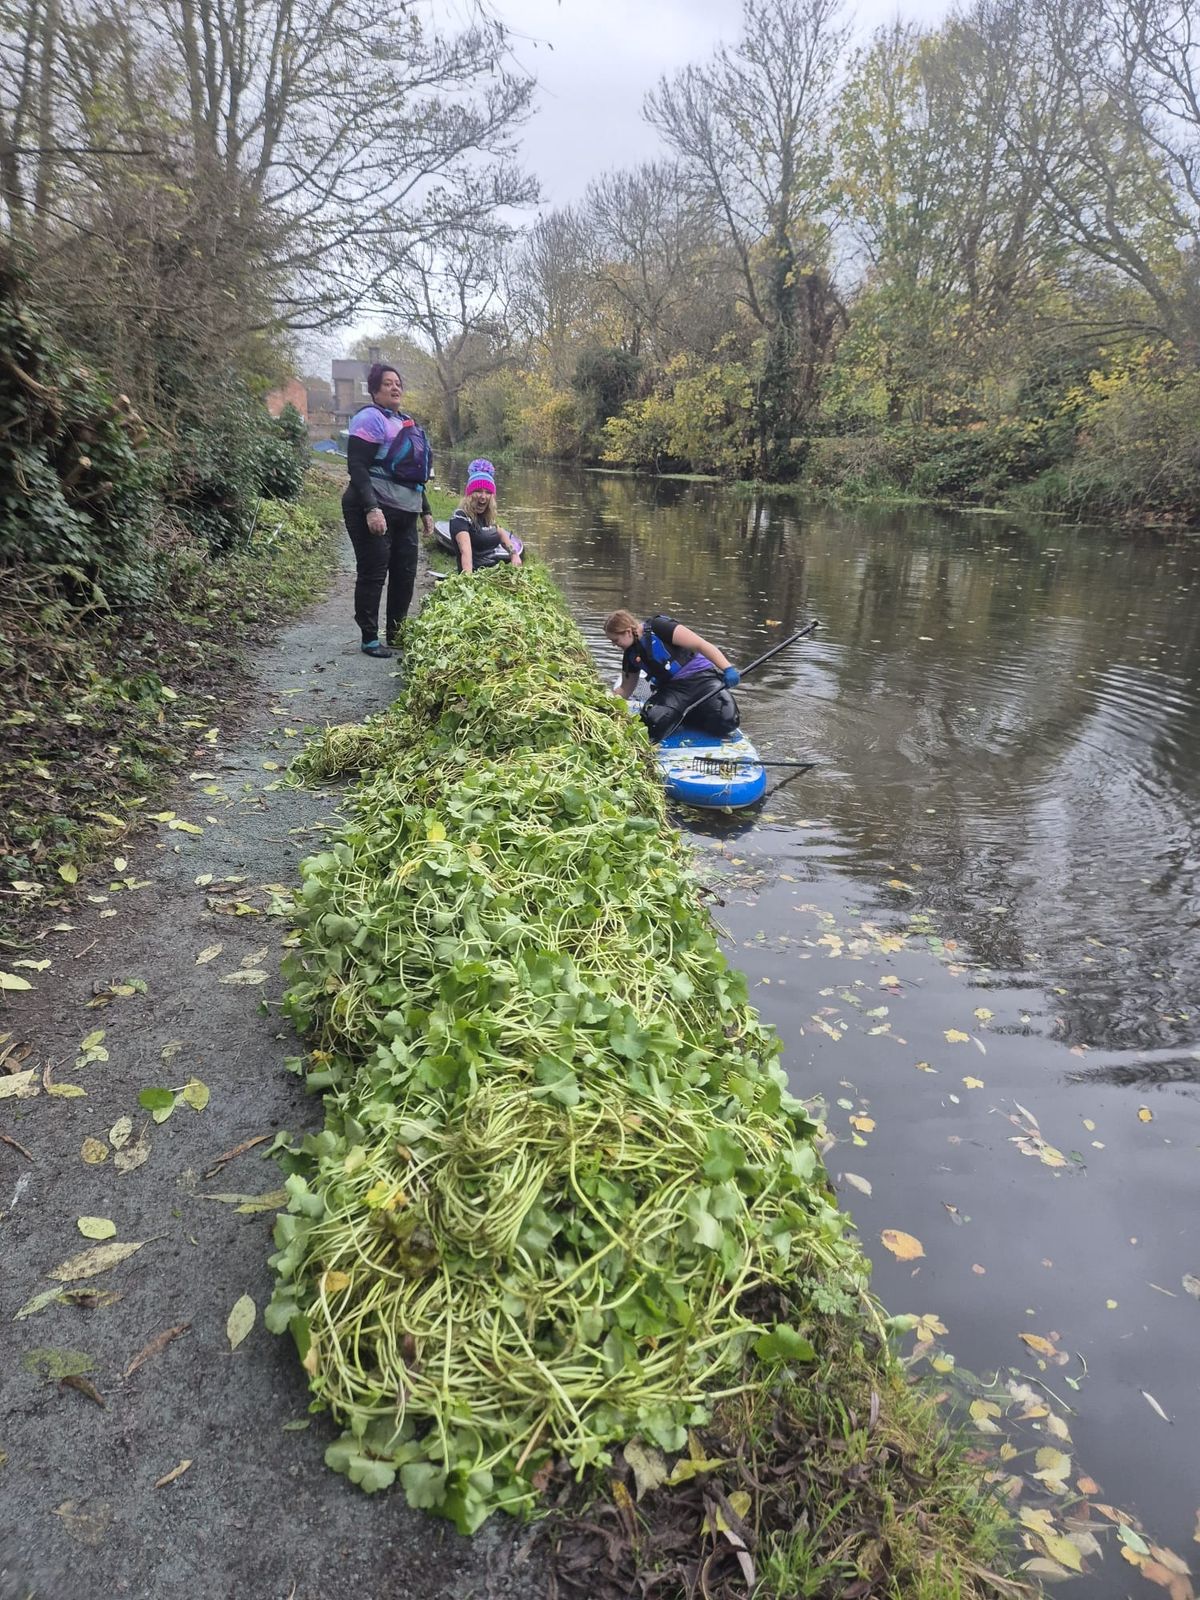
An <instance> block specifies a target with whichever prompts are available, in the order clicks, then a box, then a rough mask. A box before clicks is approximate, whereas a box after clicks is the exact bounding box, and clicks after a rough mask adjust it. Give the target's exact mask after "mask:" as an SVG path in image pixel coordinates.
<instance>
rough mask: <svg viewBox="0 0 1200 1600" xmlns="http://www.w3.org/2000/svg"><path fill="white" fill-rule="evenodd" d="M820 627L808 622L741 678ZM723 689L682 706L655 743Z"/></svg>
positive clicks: (747, 668) (719, 686)
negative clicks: (805, 626)
mask: <svg viewBox="0 0 1200 1600" xmlns="http://www.w3.org/2000/svg"><path fill="white" fill-rule="evenodd" d="M820 626H821V624H820V623H819V622H818V621H815V620H814V621H813V622H810V623H809V624H808V626H807V628H801V629H800V632H799V633H793V634H792V636H791V637H790V638H789V639H785V640H784V641H783V643H782V644H777V645H776V646H775V647H774V649H772V650H768V651H767V652H766V654H765V655H761V656H759V657H757V659H756V660H754V661H751V662H750V663H749V664H748V665H747V666H744V667H743V668H742V670H741V677H743V678H747V677H749V675H750V674H751V673H752V672H754V671H755V670H756V669H757V668H759V667H761V666H762V664H763V662H764V661H770V659H771V657H772V656H777V655H778V654H779V652H780V651H781V650H786V649H787V647H788V645H790V644H795V642H796V640H797V639H806V638H807V637H808V635H809V634H810V633H815V632H816V631H817V629H818V628H819V627H820ZM714 670H715V669H714ZM724 687H725V685H724V684H723V683H719V684H717V686H716V688H715V689H710V690H709V692H708V693H707V694H702V695H701V696H700V698H699V700H693V701H692V703H691V705H690V706H684V708H683V710H682V711H681V712H680V713H679V715H678V716H677V717H676V719H675V721H674V722H673V723H672V724H671V726H670V727H669V728H668V729H667V731H666V732H665V733H663V734H660V735H659V737H658V738H657V739H656V740H655V743H656V744H661V743H662V741H663V740H664V739H669V738H670V737H671V735H672V734H673V733H674V732H675V730H676V729H677V728H678V727H679V726H680V725H681V723H683V721H684V720H685V718H687V717H690V716H691V714H692V712H693V711H698V710H699V709H700V707H701V706H706V705H707V704H708V702H709V701H710V700H715V699H716V697H717V696H718V695H719V694H720V693H721V691H722V690H723V689H724ZM771 764H772V763H770V762H767V761H760V762H759V763H758V765H759V766H761V767H766V766H770V765H771Z"/></svg>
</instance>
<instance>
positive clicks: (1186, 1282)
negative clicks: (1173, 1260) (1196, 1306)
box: [1181, 1272, 1200, 1300]
mask: <svg viewBox="0 0 1200 1600" xmlns="http://www.w3.org/2000/svg"><path fill="white" fill-rule="evenodd" d="M1181 1282H1182V1283H1183V1287H1184V1288H1185V1289H1186V1290H1187V1292H1188V1294H1190V1295H1192V1296H1193V1297H1194V1298H1195V1299H1197V1300H1200V1278H1196V1277H1193V1275H1192V1274H1191V1273H1190V1272H1185V1273H1184V1275H1183V1278H1182V1279H1181Z"/></svg>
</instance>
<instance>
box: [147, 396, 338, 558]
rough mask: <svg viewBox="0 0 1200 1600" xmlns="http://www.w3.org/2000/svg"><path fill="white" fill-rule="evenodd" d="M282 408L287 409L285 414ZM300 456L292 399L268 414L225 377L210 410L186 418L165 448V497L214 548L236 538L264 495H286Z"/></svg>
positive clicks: (300, 468)
mask: <svg viewBox="0 0 1200 1600" xmlns="http://www.w3.org/2000/svg"><path fill="white" fill-rule="evenodd" d="M289 413H290V414H291V415H290V416H289ZM307 460H308V442H307V438H306V436H305V432H304V423H303V421H302V420H301V418H300V414H299V412H298V411H297V410H296V408H295V407H294V406H285V407H284V410H283V414H282V415H281V416H279V417H278V418H275V417H270V416H268V415H267V413H266V412H265V411H264V410H263V408H262V406H261V405H259V404H258V403H257V402H256V401H255V400H253V399H252V398H251V396H250V394H249V392H248V391H247V390H246V388H245V387H244V385H242V384H240V383H238V382H237V381H236V380H231V382H230V384H229V385H228V388H227V390H226V395H225V399H224V403H223V405H222V409H221V410H220V412H218V413H217V414H216V415H215V416H211V417H203V418H198V419H196V420H193V421H189V422H186V423H185V424H184V425H183V427H182V428H180V430H179V433H178V438H177V442H176V445H175V449H174V451H173V452H172V460H171V472H170V475H169V487H168V490H167V499H168V501H169V502H170V504H171V505H172V506H173V508H174V509H175V510H176V512H177V513H178V515H179V517H180V519H181V520H182V521H183V522H184V523H185V525H186V526H187V527H188V528H190V529H191V530H192V531H193V532H195V533H197V534H199V535H200V536H201V537H202V538H203V539H204V541H205V543H206V544H207V546H208V548H209V550H210V551H212V553H213V554H214V555H220V554H223V553H224V552H226V551H228V550H232V549H234V548H235V547H237V546H238V545H240V544H242V543H244V542H245V541H246V540H247V539H248V538H249V537H250V533H251V530H252V528H253V527H254V522H255V517H256V514H257V511H258V502H259V500H260V499H262V498H263V497H264V496H265V497H267V498H270V499H276V500H294V499H295V497H296V495H297V494H298V493H299V492H300V485H301V483H302V482H303V479H304V471H305V467H306V466H307Z"/></svg>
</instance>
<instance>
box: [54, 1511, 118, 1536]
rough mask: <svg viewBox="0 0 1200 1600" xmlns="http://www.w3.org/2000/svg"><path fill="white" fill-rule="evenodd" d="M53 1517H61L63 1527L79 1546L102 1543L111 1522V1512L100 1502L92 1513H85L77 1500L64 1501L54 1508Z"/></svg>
mask: <svg viewBox="0 0 1200 1600" xmlns="http://www.w3.org/2000/svg"><path fill="white" fill-rule="evenodd" d="M54 1515H55V1516H56V1517H61V1518H62V1522H63V1527H64V1528H65V1529H66V1531H67V1532H68V1533H69V1534H70V1536H71V1538H72V1539H76V1540H78V1541H79V1543H80V1544H86V1545H92V1546H95V1545H98V1544H100V1543H102V1542H103V1539H104V1535H105V1534H106V1533H107V1532H108V1529H109V1525H110V1523H111V1522H112V1511H111V1510H110V1509H109V1507H108V1506H107V1505H106V1504H105V1503H104V1502H103V1501H100V1502H99V1503H98V1504H97V1506H96V1509H95V1510H94V1511H85V1510H84V1509H83V1506H82V1505H81V1504H80V1502H79V1501H78V1500H64V1501H63V1503H62V1505H60V1506H55V1508H54Z"/></svg>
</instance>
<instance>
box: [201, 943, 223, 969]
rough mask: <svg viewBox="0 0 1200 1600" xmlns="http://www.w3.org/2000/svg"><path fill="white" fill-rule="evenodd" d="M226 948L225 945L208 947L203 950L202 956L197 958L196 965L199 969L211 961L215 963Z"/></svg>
mask: <svg viewBox="0 0 1200 1600" xmlns="http://www.w3.org/2000/svg"><path fill="white" fill-rule="evenodd" d="M224 948H225V946H224V945H223V944H210V945H208V946H207V947H206V948H205V949H204V950H201V952H200V954H199V955H198V956H197V957H196V965H197V966H198V967H203V966H205V965H206V964H207V963H208V962H209V961H215V960H216V958H217V956H219V955H220V954H221V951H222V950H224Z"/></svg>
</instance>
